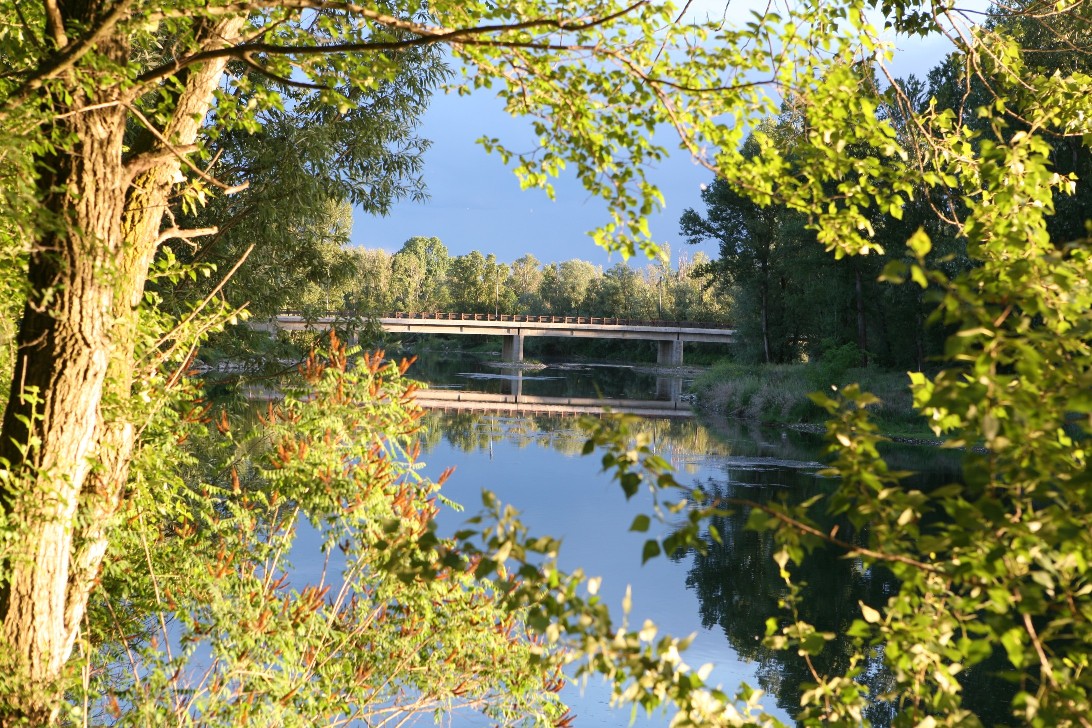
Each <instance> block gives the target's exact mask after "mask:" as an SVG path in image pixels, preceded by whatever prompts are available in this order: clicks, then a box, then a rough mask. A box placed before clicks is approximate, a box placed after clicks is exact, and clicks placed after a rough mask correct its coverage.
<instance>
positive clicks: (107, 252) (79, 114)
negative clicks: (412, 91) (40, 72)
mask: <svg viewBox="0 0 1092 728" xmlns="http://www.w3.org/2000/svg"><path fill="white" fill-rule="evenodd" d="M81 7H82V8H83V9H84V10H87V17H90V18H94V16H95V13H96V12H97V9H96V8H91V9H87V7H86V6H81ZM83 19H84V18H80V19H78V20H83ZM242 23H243V18H241V17H240V18H227V19H223V20H221V21H219V22H218V23H215V24H210V26H209V27H208V29H207V32H206V34H205V38H206V44H207V46H208V47H213V46H216V45H219V44H222V43H225V42H229V41H230V40H231V39H232V38H234V36H235V34H236V33H237V32H238V30H239V28H240V27H241V26H242ZM98 50H99V52H101V53H107V54H109V55H111V57H112V58H115V59H118V60H121V61H122V62H124V59H126V58H127V55H128V52H129V48H128V43H127V41H126V39H124V38H120V37H112V36H108V37H107V38H105V39H103V40H101V41H99V45H98ZM225 63H226V60H224V59H221V60H219V61H214V62H210V63H206V64H204V65H203V66H201V67H199V68H197V69H196V70H192V71H189V72H186V73H184V74H182V75H181V77H180V78H179V80H181V81H182V83H181V90H180V91H179V92H178V95H177V98H176V105H175V109H174V113H173V115H172V117H171V120H170V121H169V122H168V124H167V126H166V128H164V129H161V130H158V132H159V136H160V137H162V138H164V139H169V140H170V141H171V143H172V145H173V147H174V148H176V149H177V148H183V147H186V146H189V145H192V144H193V142H194V141H195V139H196V137H197V134H198V131H199V130H200V126H201V123H202V120H203V119H204V116H205V114H206V113H207V112H208V109H209V107H210V103H211V99H212V93H213V91H214V89H215V87H216V83H217V82H218V80H219V78H220V77H221V75H222V73H223V69H224V65H225ZM72 86H74V87H76V88H79V84H75V83H74V84H72ZM125 103H126V100H125V99H122V98H118V97H113V98H111V97H109V92H100V95H97V96H90V97H86V96H78V97H75V98H74V99H73V101H72V103H71V105H70V107H69V108H67V109H64V110H63V111H64V112H66V113H63V114H62V113H61V112H60V111H56V112H55V113H56V116H55V117H54V131H55V132H56V134H55V135H54V138H71V139H73V140H74V141H73V142H72V146H71V147H67V148H65V149H64V151H59V152H57V153H55V154H52V155H50V156H47V157H43V158H41V159H39V164H38V169H39V173H40V178H39V188H40V190H41V194H42V199H43V200H45V203H46V204H45V213H46V215H47V216H48V217H47V225H45V226H43V228H44V229H45V230H46V231H47V232H45V233H43V234H42V235H41V236H40V237H39V239H38V240H37V241H36V245H35V248H34V249H33V251H32V252H31V255H30V260H29V272H28V279H29V282H30V284H31V290H30V293H29V295H28V299H27V304H26V306H25V309H24V313H23V319H22V322H21V325H20V331H19V335H18V339H17V344H18V357H17V363H16V366H15V371H14V378H13V382H12V388H11V392H12V395H11V397H10V399H9V402H8V405H7V409H6V411H5V412H4V418H3V425H2V431H0V458H3V459H5V460H7V462H8V463H10V470H11V473H12V475H13V477H12V480H11V484H10V486H9V487H8V488H6V489H5V490H3V491H0V501H2V505H3V510H4V513H5V515H6V516H7V517H8V518H9V519H10V520H11V522H12V523H15V524H18V528H19V530H18V532H17V538H16V539H15V540H14V541H13V543H15V544H18V546H16V547H15V548H14V549H12V550H9V551H7V552H6V556H7V561H6V563H5V564H4V566H5V570H6V572H7V582H6V583H5V584H4V585H3V589H2V591H0V619H2V622H3V624H2V636H0V639H2V642H0V669H3V670H4V671H5V672H6V673H7V675H8V679H7V680H4V681H0V728H3V727H4V726H7V725H15V724H19V725H25V724H47V723H52V722H54V721H55V719H56V717H57V715H58V711H59V707H60V703H61V700H62V699H63V698H62V691H63V689H64V685H63V684H62V683H61V677H62V671H63V668H64V665H65V663H66V662H67V661H68V659H69V657H70V655H71V653H72V648H73V645H74V644H75V640H76V637H77V635H78V634H79V628H80V623H81V621H82V620H83V615H84V613H85V611H86V606H87V600H88V598H89V596H90V594H91V591H92V589H93V588H94V584H95V582H96V579H97V576H98V573H99V570H100V567H101V564H102V559H103V557H104V555H105V553H106V550H107V546H108V537H109V532H110V531H109V529H110V526H111V523H112V521H113V518H114V515H115V514H116V512H117V510H118V508H119V506H120V503H121V494H122V492H123V488H124V485H125V481H126V479H127V477H128V467H129V463H130V460H131V458H132V455H133V452H134V449H135V447H136V442H135V432H136V426H135V423H134V422H133V419H132V412H130V407H129V406H127V403H128V400H129V398H130V396H131V392H132V386H133V382H134V377H135V376H140V373H139V372H135V371H134V349H135V345H136V341H137V330H138V306H139V304H140V302H141V300H142V299H143V294H144V285H145V282H146V278H147V273H148V269H149V266H150V264H151V261H152V258H153V256H154V255H155V250H156V246H157V242H158V237H159V231H160V226H161V223H162V218H163V214H164V211H165V210H166V207H167V201H168V195H169V193H170V192H171V190H172V188H173V186H174V184H175V178H176V175H177V173H178V171H179V169H180V165H181V162H180V160H179V158H178V156H177V155H175V154H172V153H171V150H170V149H168V148H166V146H165V145H163V144H162V143H161V142H158V141H157V142H155V143H154V144H152V145H151V147H150V148H149V149H147V150H146V152H145V156H144V157H143V159H140V160H130V161H135V162H136V163H137V164H138V165H140V166H142V167H143V169H144V171H143V172H141V173H140V174H138V175H136V176H135V178H133V177H132V176H131V175H130V174H129V172H128V169H127V167H126V165H125V164H124V163H123V157H122V155H123V151H124V149H125V146H124V145H125V139H124V133H125V129H126V110H125V109H126V106H125ZM144 160H152V161H150V163H144ZM28 443H29V446H28Z"/></svg>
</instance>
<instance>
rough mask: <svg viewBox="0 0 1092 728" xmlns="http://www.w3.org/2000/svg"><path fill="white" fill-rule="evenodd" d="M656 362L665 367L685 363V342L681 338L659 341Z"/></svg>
mask: <svg viewBox="0 0 1092 728" xmlns="http://www.w3.org/2000/svg"><path fill="white" fill-rule="evenodd" d="M656 343H657V344H658V347H657V352H656V363H657V364H659V365H660V366H665V367H677V366H681V365H682V363H683V343H682V341H681V340H679V339H671V340H670V341H658V342H656Z"/></svg>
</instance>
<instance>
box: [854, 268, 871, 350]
mask: <svg viewBox="0 0 1092 728" xmlns="http://www.w3.org/2000/svg"><path fill="white" fill-rule="evenodd" d="M853 276H854V285H855V288H856V292H857V347H858V348H859V349H860V350H861V366H863V367H866V366H868V326H867V323H866V321H865V310H864V290H863V286H862V285H861V269H860V268H857V267H854V270H853Z"/></svg>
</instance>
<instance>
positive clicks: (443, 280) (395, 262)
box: [256, 237, 728, 321]
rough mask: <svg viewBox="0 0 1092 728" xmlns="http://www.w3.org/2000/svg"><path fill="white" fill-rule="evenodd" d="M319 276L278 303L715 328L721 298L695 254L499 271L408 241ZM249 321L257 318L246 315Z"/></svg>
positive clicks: (344, 257)
mask: <svg viewBox="0 0 1092 728" xmlns="http://www.w3.org/2000/svg"><path fill="white" fill-rule="evenodd" d="M328 253H329V256H330V259H331V260H330V265H329V266H327V267H326V269H325V270H327V271H328V275H327V277H325V278H319V279H315V280H311V281H307V282H306V283H305V284H304V285H303V286H301V287H300V288H299V289H298V290H297V291H296V292H295V293H292V294H287V293H286V295H284V296H283V297H282V299H281V300H282V304H281V305H282V306H284V307H288V308H293V309H301V310H305V311H333V310H338V311H348V312H354V313H356V314H360V315H379V314H384V313H389V312H393V311H407V312H433V311H456V312H462V313H484V314H526V315H555V316H610V317H618V318H630V319H642V320H654V319H662V320H673V321H723V320H725V317H726V315H727V311H728V305H727V300H726V298H725V294H724V293H723V292H721V291H714V290H712V289H711V288H709V287H708V286H705V285H703V283H702V282H701V281H699V280H697V279H696V278H694V276H693V273H694V271H697V270H701V269H702V268H703V267H704V266H706V265H707V264H708V260H707V259H706V257H705V256H704V255H703V254H702V253H700V252H699V253H698V254H697V255H695V256H694V257H693V258H692V259H689V260H687V259H686V258H681V259H679V260H677V261H676V264H675V265H670V264H668V263H667V262H665V261H662V260H657V261H656V262H652V263H648V264H647V265H645V266H643V267H640V268H638V267H635V266H633V265H631V264H629V263H628V262H625V261H623V262H619V263H616V264H614V265H612V266H610V267H609V268H607V269H606V270H604V269H603V268H602V267H601V266H596V265H594V264H592V263H590V262H588V261H585V260H579V259H572V260H566V261H562V262H560V263H545V264H544V263H541V262H539V260H538V259H537V258H535V256H533V255H531V254H526V255H523V256H521V257H520V258H517V259H516V260H515V261H513V262H512V263H502V262H500V261H498V260H497V257H496V255H495V254H493V253H489V254H487V255H483V254H482V253H480V252H478V251H476V250H474V251H471V252H470V253H467V254H466V255H457V256H452V255H450V254H449V253H448V250H447V247H446V246H445V245H444V244H443V243H442V242H441V241H440V240H439V239H438V238H435V237H414V238H410V239H409V240H407V241H406V242H405V243H404V244H403V245H402V247H401V248H400V249H399V250H398V251H397V252H395V253H393V254H391V253H388V252H386V251H385V250H382V249H362V248H353V247H338V248H336V249H335V248H334V247H331V248H330V249H329V250H328ZM256 313H257V312H256Z"/></svg>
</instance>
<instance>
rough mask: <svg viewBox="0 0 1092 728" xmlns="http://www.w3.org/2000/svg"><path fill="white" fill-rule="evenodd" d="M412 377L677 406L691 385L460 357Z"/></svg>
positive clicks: (476, 388) (593, 367)
mask: <svg viewBox="0 0 1092 728" xmlns="http://www.w3.org/2000/svg"><path fill="white" fill-rule="evenodd" d="M410 375H411V376H412V377H414V378H415V379H419V380H421V381H425V382H428V383H429V386H430V387H432V388H434V389H459V390H464V391H473V392H482V393H487V394H505V395H512V396H523V395H529V396H538V397H579V398H597V399H611V400H615V399H632V400H653V399H655V400H664V401H678V400H679V399H680V397H681V396H682V394H683V392H684V391H685V389H686V386H687V385H688V384H689V381H690V380H688V379H686V378H685V377H682V376H680V375H678V374H672V373H667V372H664V371H662V370H660V371H658V370H656V369H654V368H651V369H649V368H643V367H637V366H633V365H627V364H615V363H594V362H573V361H556V362H547V363H546V364H545V365H544V366H543V368H541V369H512V368H507V367H506V366H505V365H504V364H502V363H500V362H496V361H490V360H488V359H484V358H482V357H478V356H472V355H469V354H464V353H460V352H453V353H450V354H448V355H445V356H443V357H430V358H427V359H422V360H419V361H418V362H417V363H415V364H414V365H413V368H412V369H411V370H410Z"/></svg>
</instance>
